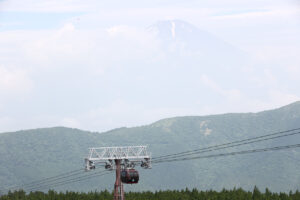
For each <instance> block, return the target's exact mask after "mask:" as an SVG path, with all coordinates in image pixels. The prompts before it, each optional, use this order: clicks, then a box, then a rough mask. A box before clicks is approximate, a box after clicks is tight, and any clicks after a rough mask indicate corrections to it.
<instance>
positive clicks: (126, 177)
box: [121, 169, 139, 184]
mask: <svg viewBox="0 0 300 200" xmlns="http://www.w3.org/2000/svg"><path fill="white" fill-rule="evenodd" d="M121 181H122V182H123V183H126V184H135V183H138V182H139V172H138V171H136V170H135V169H123V170H122V171H121Z"/></svg>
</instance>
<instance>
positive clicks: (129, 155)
mask: <svg viewBox="0 0 300 200" xmlns="http://www.w3.org/2000/svg"><path fill="white" fill-rule="evenodd" d="M95 163H104V164H105V169H107V170H116V182H115V186H114V200H125V199H124V190H123V183H122V182H121V170H122V169H128V168H134V167H135V166H136V165H137V164H140V166H141V167H142V168H145V169H149V168H151V156H150V154H149V153H148V151H147V146H127V147H100V148H90V149H89V155H88V157H87V158H86V159H85V168H86V170H87V171H88V170H91V169H95Z"/></svg>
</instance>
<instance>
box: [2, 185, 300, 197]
mask: <svg viewBox="0 0 300 200" xmlns="http://www.w3.org/2000/svg"><path fill="white" fill-rule="evenodd" d="M112 199H113V193H111V192H108V191H107V190H104V191H102V192H88V193H80V192H70V191H66V192H64V193H63V192H59V193H58V192H56V191H53V190H49V191H48V193H43V192H30V193H29V194H25V192H24V191H15V192H10V193H8V194H7V195H3V196H1V197H0V200H112ZM125 199H126V200H254V199H255V200H268V199H272V200H300V193H299V192H298V191H296V192H289V193H282V192H281V193H279V194H278V193H273V192H271V191H270V190H268V189H266V191H265V193H261V192H260V191H259V190H258V188H257V187H256V186H255V188H254V190H253V192H248V191H245V190H243V189H241V188H239V189H235V188H234V189H233V190H226V189H223V190H222V191H220V192H216V191H212V190H208V191H199V190H197V189H195V188H194V189H192V190H189V189H185V190H165V191H156V192H150V191H144V192H128V193H125Z"/></svg>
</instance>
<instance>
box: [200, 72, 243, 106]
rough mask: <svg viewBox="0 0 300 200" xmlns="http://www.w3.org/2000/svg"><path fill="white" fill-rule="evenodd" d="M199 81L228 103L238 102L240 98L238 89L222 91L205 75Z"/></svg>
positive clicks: (222, 89)
mask: <svg viewBox="0 0 300 200" xmlns="http://www.w3.org/2000/svg"><path fill="white" fill-rule="evenodd" d="M201 81H202V82H203V83H204V85H206V86H207V87H209V88H210V89H212V90H213V91H214V92H216V93H217V94H219V95H221V96H223V97H225V98H226V99H227V100H229V101H235V102H238V101H239V100H240V99H241V97H242V94H241V92H240V91H239V90H238V89H224V88H222V87H221V86H220V85H218V84H217V83H216V82H215V81H213V80H212V79H211V78H209V77H208V76H207V75H205V74H202V76H201Z"/></svg>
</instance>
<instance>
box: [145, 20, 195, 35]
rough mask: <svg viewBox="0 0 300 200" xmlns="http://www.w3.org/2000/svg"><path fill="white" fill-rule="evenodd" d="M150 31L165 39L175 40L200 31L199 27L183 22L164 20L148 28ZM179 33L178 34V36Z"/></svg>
mask: <svg viewBox="0 0 300 200" xmlns="http://www.w3.org/2000/svg"><path fill="white" fill-rule="evenodd" d="M148 31H150V32H152V33H154V34H156V35H159V36H161V37H163V38H165V39H166V38H168V39H175V38H176V37H177V35H178V34H179V35H182V33H191V32H197V31H199V30H198V28H197V27H195V26H193V25H191V24H190V23H188V22H185V21H182V20H178V19H175V20H164V21H158V22H157V23H155V24H154V25H152V26H150V27H149V28H148ZM177 33H178V34H177Z"/></svg>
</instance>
